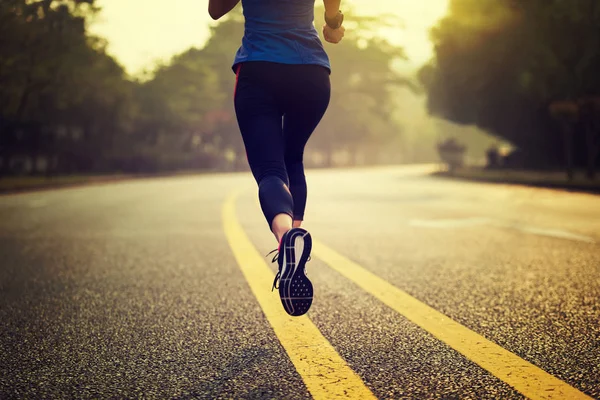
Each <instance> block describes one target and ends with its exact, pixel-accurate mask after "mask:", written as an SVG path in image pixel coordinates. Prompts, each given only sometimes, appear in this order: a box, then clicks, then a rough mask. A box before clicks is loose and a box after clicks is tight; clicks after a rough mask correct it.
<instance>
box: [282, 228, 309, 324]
mask: <svg viewBox="0 0 600 400" xmlns="http://www.w3.org/2000/svg"><path fill="white" fill-rule="evenodd" d="M282 248H283V252H282V253H283V257H284V258H283V263H284V271H283V273H282V275H281V278H280V280H279V297H280V298H281V304H283V308H284V309H285V311H286V312H287V313H288V314H290V315H291V316H294V317H297V316H300V315H304V314H306V313H307V312H308V310H309V309H310V306H311V305H312V301H313V286H312V283H311V282H310V280H309V279H308V277H307V276H306V271H305V265H306V261H307V260H308V257H309V256H310V251H311V249H312V238H311V236H310V233H308V232H307V231H306V230H304V229H301V228H294V229H292V230H291V231H289V232H288V234H287V235H285V238H284V241H283V243H282ZM298 254H300V257H298Z"/></svg>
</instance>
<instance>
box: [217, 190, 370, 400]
mask: <svg viewBox="0 0 600 400" xmlns="http://www.w3.org/2000/svg"><path fill="white" fill-rule="evenodd" d="M236 197H237V195H236V194H234V195H232V196H230V197H229V198H228V199H227V201H226V202H225V204H224V206H223V226H224V229H225V235H226V236H227V240H228V241H229V245H230V247H231V249H232V251H233V254H234V256H235V258H236V260H237V262H238V264H239V266H240V269H241V270H242V272H243V274H244V276H245V277H246V280H247V281H248V284H249V285H250V288H251V289H252V292H253V293H254V296H255V297H256V299H257V300H258V303H259V304H260V306H261V308H262V310H263V312H264V314H265V316H266V317H267V320H268V321H269V323H270V324H271V326H272V327H273V330H274V331H275V335H277V338H278V339H279V341H280V342H281V344H282V345H283V348H284V349H285V351H286V352H287V354H288V356H289V357H290V360H291V361H292V363H293V364H294V367H296V370H297V371H298V373H299V374H300V376H301V377H302V380H303V381H304V383H305V385H306V387H307V389H308V391H309V392H310V394H311V395H312V396H313V398H315V399H335V398H347V399H374V398H375V396H374V395H373V394H372V393H371V391H370V390H369V389H368V388H367V387H366V386H365V384H364V382H363V381H362V380H361V379H360V377H359V376H358V375H357V374H356V373H355V372H354V371H352V369H350V367H349V366H348V365H347V364H346V362H345V361H344V360H343V359H342V358H341V357H340V355H339V354H338V353H337V352H336V351H335V349H334V348H333V347H332V346H331V344H330V343H329V342H328V341H327V339H325V337H323V335H322V334H321V332H320V331H319V329H318V328H317V327H316V326H315V325H314V324H313V323H312V322H311V320H310V319H309V318H308V317H307V316H306V315H304V316H302V317H290V316H289V315H288V314H287V313H286V312H285V311H284V310H283V306H282V305H281V301H280V300H279V295H278V294H277V292H271V284H272V282H273V278H274V276H275V274H274V273H273V271H271V269H270V268H269V267H268V266H267V264H266V263H265V261H264V259H263V257H262V256H261V255H260V254H259V253H258V251H257V250H256V248H255V247H254V245H252V243H251V242H250V240H249V239H248V237H247V236H246V234H245V233H244V230H243V229H242V227H241V226H240V224H239V222H238V221H237V219H236V215H235V200H236Z"/></svg>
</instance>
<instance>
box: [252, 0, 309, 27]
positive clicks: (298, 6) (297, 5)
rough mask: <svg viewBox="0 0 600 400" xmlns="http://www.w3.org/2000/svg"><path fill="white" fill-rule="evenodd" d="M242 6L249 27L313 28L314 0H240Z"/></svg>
mask: <svg viewBox="0 0 600 400" xmlns="http://www.w3.org/2000/svg"><path fill="white" fill-rule="evenodd" d="M242 7H243V9H244V16H245V18H246V27H247V28H250V29H256V30H265V29H266V30H278V31H286V30H288V29H300V30H313V29H314V26H313V20H314V7H315V1H314V0H242Z"/></svg>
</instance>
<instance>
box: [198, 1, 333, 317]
mask: <svg viewBox="0 0 600 400" xmlns="http://www.w3.org/2000/svg"><path fill="white" fill-rule="evenodd" d="M239 1H240V0H209V5H208V11H209V14H210V16H211V17H212V18H213V19H215V20H216V19H219V18H221V17H222V16H223V15H225V14H227V13H228V12H229V11H231V10H232V9H233V8H234V7H235V6H236V5H237V4H238V3H239ZM241 1H242V6H243V11H244V18H245V30H244V37H243V39H242V45H241V47H240V48H239V50H238V52H237V54H236V56H235V60H234V62H233V66H232V68H233V71H234V72H235V73H236V86H235V91H234V103H235V112H236V116H237V121H238V125H239V128H240V131H241V134H242V139H243V141H244V146H245V147H246V153H247V156H248V163H249V165H250V169H251V171H252V174H253V175H254V178H255V179H256V182H257V183H258V197H259V200H260V205H261V208H262V211H263V213H264V215H265V218H266V220H267V223H268V224H269V228H270V229H271V232H273V234H274V235H275V238H276V239H277V241H278V243H279V247H278V254H277V255H276V256H275V258H274V259H273V261H275V259H277V262H278V264H279V272H278V273H277V275H276V276H275V281H274V282H273V288H275V286H276V284H277V281H278V280H279V288H278V289H279V296H280V298H281V302H282V304H283V307H284V309H285V310H286V312H287V313H288V314H290V315H293V316H299V315H303V314H305V313H306V312H307V311H308V309H309V308H310V306H311V304H312V299H313V287H312V284H311V282H310V280H309V279H308V278H307V276H306V271H305V265H306V262H307V260H308V258H309V256H310V251H311V246H312V239H311V236H310V234H309V233H308V232H307V231H306V230H304V229H302V228H301V227H300V226H301V224H302V221H303V219H304V210H305V207H306V195H307V190H306V179H305V176H304V165H303V161H302V160H303V155H304V147H305V145H306V143H307V142H308V139H309V137H310V135H311V134H312V132H313V131H314V129H315V128H316V127H317V125H318V124H319V122H320V121H321V118H322V117H323V115H324V114H325V111H326V110H327V107H328V105H329V99H330V89H331V87H330V81H329V75H330V73H331V66H330V63H329V58H328V56H327V54H326V52H325V50H324V48H323V45H322V43H321V40H320V39H319V35H318V33H317V31H316V29H315V27H314V6H315V0H241ZM340 1H341V0H323V4H324V6H325V21H326V24H325V25H324V26H323V37H324V38H325V40H326V41H328V42H330V43H338V42H339V41H340V40H342V38H343V37H344V27H343V26H342V22H343V19H344V16H343V14H342V13H341V12H340Z"/></svg>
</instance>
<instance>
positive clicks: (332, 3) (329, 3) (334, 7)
mask: <svg viewBox="0 0 600 400" xmlns="http://www.w3.org/2000/svg"><path fill="white" fill-rule="evenodd" d="M341 2H342V1H341V0H323V5H324V6H325V15H327V18H335V16H336V14H337V13H338V11H339V10H340V3H341Z"/></svg>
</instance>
